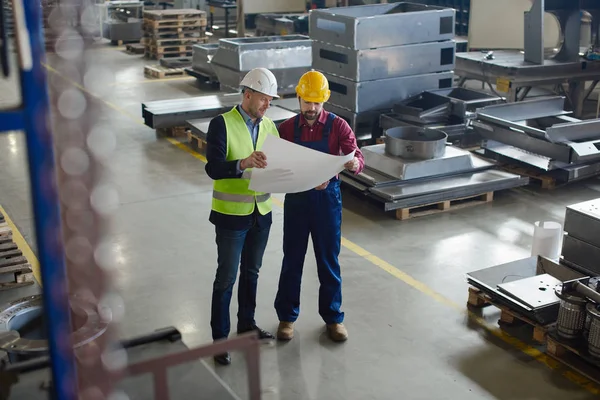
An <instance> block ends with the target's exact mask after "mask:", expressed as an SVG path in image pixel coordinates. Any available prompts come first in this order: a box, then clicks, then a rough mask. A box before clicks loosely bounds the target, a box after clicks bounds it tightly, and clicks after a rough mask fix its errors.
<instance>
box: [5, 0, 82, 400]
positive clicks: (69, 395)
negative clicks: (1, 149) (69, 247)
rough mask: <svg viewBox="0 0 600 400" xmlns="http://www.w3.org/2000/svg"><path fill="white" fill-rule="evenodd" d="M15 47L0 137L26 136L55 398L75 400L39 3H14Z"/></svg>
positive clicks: (18, 0) (57, 399)
mask: <svg viewBox="0 0 600 400" xmlns="http://www.w3.org/2000/svg"><path fill="white" fill-rule="evenodd" d="M13 13H14V17H15V31H16V32H15V33H16V45H17V48H18V53H17V54H18V56H19V69H18V73H19V75H20V84H21V93H22V104H21V106H20V107H19V108H18V109H13V110H2V111H0V132H6V131H15V130H18V131H24V132H25V137H26V143H27V156H28V164H29V175H30V186H31V197H32V203H33V217H34V221H35V231H36V243H37V248H38V258H39V261H40V267H41V276H42V283H43V289H42V298H43V302H44V314H45V316H46V321H47V327H48V345H49V351H50V358H51V368H52V380H53V385H52V387H53V391H54V393H53V395H54V396H53V397H52V398H53V399H56V400H75V399H76V398H77V397H78V395H77V376H76V368H75V361H74V356H73V347H72V345H71V343H70V341H69V339H70V337H71V321H70V319H71V318H70V307H69V303H68V289H67V286H68V285H67V279H66V267H65V258H64V250H63V244H62V229H61V218H60V203H59V196H58V192H57V189H56V170H55V162H54V151H53V141H52V132H51V128H50V126H51V123H50V104H49V95H48V85H47V73H46V69H45V67H44V64H43V63H44V62H45V57H46V55H45V48H44V32H43V28H42V9H41V4H40V2H39V1H29V0H15V1H14V4H13Z"/></svg>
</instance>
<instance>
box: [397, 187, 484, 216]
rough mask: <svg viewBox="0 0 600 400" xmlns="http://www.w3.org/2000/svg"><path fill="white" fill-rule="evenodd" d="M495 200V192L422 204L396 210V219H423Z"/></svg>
mask: <svg viewBox="0 0 600 400" xmlns="http://www.w3.org/2000/svg"><path fill="white" fill-rule="evenodd" d="M493 200H494V192H486V193H481V194H477V195H474V196H469V197H461V198H456V199H452V200H444V201H440V202H437V203H428V204H422V205H418V206H413V207H406V208H399V209H397V210H395V212H396V219H399V220H401V221H404V220H407V219H410V218H415V217H422V216H425V215H432V214H438V213H441V212H447V211H454V210H460V209H462V208H466V207H472V206H476V205H480V204H486V203H489V202H491V201H493Z"/></svg>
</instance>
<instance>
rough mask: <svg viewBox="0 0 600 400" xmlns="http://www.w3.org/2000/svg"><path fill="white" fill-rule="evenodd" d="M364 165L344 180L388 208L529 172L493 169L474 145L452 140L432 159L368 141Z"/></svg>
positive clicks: (506, 185)
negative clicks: (406, 155) (473, 149)
mask: <svg viewBox="0 0 600 400" xmlns="http://www.w3.org/2000/svg"><path fill="white" fill-rule="evenodd" d="M361 151H362V153H363V155H364V158H365V169H364V170H363V171H362V172H361V173H359V174H354V173H350V172H347V171H344V172H342V181H343V182H344V183H345V184H347V185H348V186H349V187H351V188H353V189H355V190H358V191H360V192H361V193H363V194H364V195H365V196H367V197H368V198H370V199H372V200H375V201H376V202H378V203H381V204H383V209H384V210H385V211H391V210H396V209H399V208H410V207H418V206H421V205H425V204H433V203H438V202H442V201H449V200H454V199H458V198H466V197H471V196H476V195H479V194H481V193H487V192H493V191H498V190H504V189H510V188H514V187H519V186H524V185H527V184H528V183H529V178H526V177H521V176H519V175H516V174H511V173H508V172H504V171H498V170H495V169H494V165H493V164H492V163H490V162H488V161H486V160H483V159H481V158H479V157H477V156H475V155H473V154H472V153H470V152H469V151H466V150H463V149H459V148H457V147H453V146H447V147H446V149H445V152H444V154H443V155H442V156H440V157H437V158H432V159H411V160H408V159H403V158H400V157H397V156H394V155H391V154H389V153H388V152H387V151H386V145H384V144H377V145H372V146H364V147H362V148H361Z"/></svg>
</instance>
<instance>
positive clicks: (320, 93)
mask: <svg viewBox="0 0 600 400" xmlns="http://www.w3.org/2000/svg"><path fill="white" fill-rule="evenodd" d="M296 94H298V96H300V98H301V99H303V100H304V101H307V102H309V103H325V102H326V101H327V100H329V96H330V95H331V91H330V90H329V82H327V78H325V75H323V74H322V73H320V72H318V71H308V72H307V73H305V74H304V75H302V77H300V81H299V82H298V86H296Z"/></svg>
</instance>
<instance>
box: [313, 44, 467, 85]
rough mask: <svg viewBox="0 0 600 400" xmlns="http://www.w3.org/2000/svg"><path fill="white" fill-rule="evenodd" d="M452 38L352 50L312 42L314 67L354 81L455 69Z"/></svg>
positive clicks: (454, 46)
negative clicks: (442, 40) (440, 40)
mask: <svg viewBox="0 0 600 400" xmlns="http://www.w3.org/2000/svg"><path fill="white" fill-rule="evenodd" d="M455 48H456V45H455V43H454V41H451V40H450V41H444V42H433V43H420V44H411V45H406V46H390V47H381V48H378V49H367V50H353V49H350V48H347V47H342V46H336V45H333V44H330V43H323V42H319V41H313V47H312V55H313V68H315V69H319V70H321V71H325V72H327V73H330V74H332V75H336V76H340V77H342V78H346V79H350V80H352V81H355V82H362V81H372V80H376V79H386V78H397V77H401V76H409V75H418V74H429V73H433V72H443V71H451V70H453V69H454V55H455Z"/></svg>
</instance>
